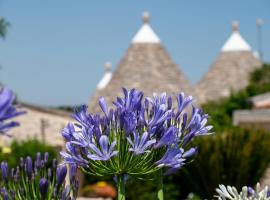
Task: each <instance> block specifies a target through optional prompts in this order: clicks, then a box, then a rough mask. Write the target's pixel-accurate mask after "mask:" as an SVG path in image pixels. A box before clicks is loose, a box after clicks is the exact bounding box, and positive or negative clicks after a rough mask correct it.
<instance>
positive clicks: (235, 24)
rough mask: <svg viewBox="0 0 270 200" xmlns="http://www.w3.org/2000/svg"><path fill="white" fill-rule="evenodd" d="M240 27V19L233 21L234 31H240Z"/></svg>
mask: <svg viewBox="0 0 270 200" xmlns="http://www.w3.org/2000/svg"><path fill="white" fill-rule="evenodd" d="M238 28H239V22H238V21H233V23H232V31H233V32H235V31H238Z"/></svg>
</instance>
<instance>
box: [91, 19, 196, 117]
mask: <svg viewBox="0 0 270 200" xmlns="http://www.w3.org/2000/svg"><path fill="white" fill-rule="evenodd" d="M122 87H126V88H128V89H132V88H136V89H139V90H142V91H143V92H144V93H145V95H146V96H150V95H152V94H153V93H154V92H157V93H158V92H164V91H165V92H167V93H168V94H173V93H178V92H180V91H184V92H187V93H188V94H190V92H191V91H192V90H191V87H190V85H189V82H188V80H187V79H186V77H185V76H184V74H183V73H182V72H181V71H180V69H179V67H178V66H177V65H176V64H175V63H174V61H173V60H172V59H171V57H170V56H169V54H168V53H167V52H166V50H165V48H164V47H163V45H162V44H161V43H160V39H159V38H158V36H157V35H156V34H155V32H154V31H153V30H152V28H151V27H150V25H149V16H148V14H145V15H144V24H143V26H142V27H141V29H140V30H139V31H138V33H137V34H136V35H135V37H134V38H133V39H132V43H131V45H130V47H129V48H128V50H127V52H126V54H125V56H124V57H123V58H122V60H121V61H120V63H119V65H118V67H117V68H116V70H115V71H114V72H113V74H112V77H111V79H110V80H109V81H108V82H107V85H106V86H105V87H103V88H97V90H96V92H95V94H94V95H93V96H92V98H91V101H90V103H89V110H90V111H91V112H94V111H100V110H99V109H98V106H97V105H98V98H99V97H100V96H103V97H104V98H105V99H106V100H107V102H110V103H111V102H112V101H114V100H115V97H116V95H120V94H121V93H122V91H121V88H122Z"/></svg>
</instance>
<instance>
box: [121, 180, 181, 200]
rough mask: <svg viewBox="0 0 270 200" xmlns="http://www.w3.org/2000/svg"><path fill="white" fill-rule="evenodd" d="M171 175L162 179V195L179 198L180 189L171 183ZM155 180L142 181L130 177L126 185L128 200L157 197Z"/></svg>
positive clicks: (167, 199)
mask: <svg viewBox="0 0 270 200" xmlns="http://www.w3.org/2000/svg"><path fill="white" fill-rule="evenodd" d="M172 182H173V180H172V176H168V177H165V179H164V196H165V199H166V200H175V199H179V198H178V197H179V195H180V190H179V188H178V186H177V185H176V184H172ZM157 190H158V188H157V182H156V181H154V180H153V181H142V180H137V179H133V180H132V179H131V180H129V181H128V183H127V185H126V192H127V199H128V200H136V199H140V200H149V199H157Z"/></svg>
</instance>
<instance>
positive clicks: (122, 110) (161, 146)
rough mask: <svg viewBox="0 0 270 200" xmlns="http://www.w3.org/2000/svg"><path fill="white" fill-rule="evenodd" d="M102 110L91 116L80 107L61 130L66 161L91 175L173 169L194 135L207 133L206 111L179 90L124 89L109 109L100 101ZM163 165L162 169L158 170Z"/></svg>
mask: <svg viewBox="0 0 270 200" xmlns="http://www.w3.org/2000/svg"><path fill="white" fill-rule="evenodd" d="M99 105H100V108H101V110H102V111H103V114H90V113H88V112H87V107H86V106H82V107H81V108H80V109H79V110H77V111H76V112H75V113H74V114H73V118H74V119H75V120H76V121H77V122H76V123H74V124H73V123H69V124H67V126H66V127H65V128H64V129H63V131H62V135H63V137H64V138H65V140H66V152H61V155H62V157H63V158H64V161H65V163H69V164H76V165H78V166H80V167H81V168H82V169H83V170H84V171H86V172H87V173H90V174H92V175H97V176H108V175H122V174H125V175H128V176H135V177H139V178H146V177H149V176H150V177H151V176H152V175H153V174H154V173H155V172H157V171H160V169H162V171H164V172H165V173H166V174H169V173H173V172H175V171H176V170H178V169H180V168H181V167H182V166H183V165H184V164H185V163H187V162H188V161H190V159H191V158H192V156H193V155H194V154H196V152H197V147H190V142H191V140H192V139H193V138H194V137H197V136H202V135H208V134H210V133H209V131H210V129H211V128H212V126H208V125H207V118H208V115H207V114H204V113H203V112H202V110H201V109H199V108H197V107H196V106H195V105H194V104H193V99H192V97H191V96H185V95H184V93H180V94H179V95H175V98H173V97H171V96H167V95H166V93H162V94H160V95H158V94H154V95H153V97H146V98H144V97H143V93H142V92H140V91H138V90H135V89H132V90H127V89H123V97H117V98H116V100H115V101H114V102H113V105H114V107H113V108H109V107H108V105H107V103H106V102H105V100H104V98H103V97H101V98H100V99H99ZM163 169H165V170H163Z"/></svg>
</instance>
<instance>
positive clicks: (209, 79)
mask: <svg viewBox="0 0 270 200" xmlns="http://www.w3.org/2000/svg"><path fill="white" fill-rule="evenodd" d="M260 65H261V62H260V60H259V59H258V58H256V57H255V56H254V55H253V53H252V50H251V47H250V45H249V44H248V43H247V42H246V41H245V40H244V38H243V37H242V36H241V35H240V33H239V32H238V24H236V23H234V24H233V32H232V34H231V36H230V38H229V39H228V40H227V41H226V43H225V44H224V45H223V47H222V49H221V52H220V54H219V55H218V57H217V59H216V61H215V62H214V63H213V64H212V66H211V67H210V69H209V71H208V72H207V74H206V75H205V76H204V77H203V78H202V79H201V80H200V81H199V83H198V84H197V87H196V94H197V96H198V97H199V102H200V103H205V102H207V101H212V100H217V99H219V98H222V97H228V96H229V95H230V94H231V92H232V91H238V90H240V89H243V88H245V87H246V86H247V85H248V82H249V75H250V73H251V72H252V71H253V70H255V69H256V68H258V67H260Z"/></svg>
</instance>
